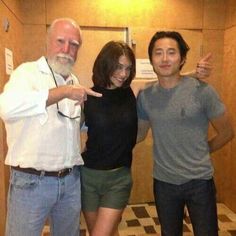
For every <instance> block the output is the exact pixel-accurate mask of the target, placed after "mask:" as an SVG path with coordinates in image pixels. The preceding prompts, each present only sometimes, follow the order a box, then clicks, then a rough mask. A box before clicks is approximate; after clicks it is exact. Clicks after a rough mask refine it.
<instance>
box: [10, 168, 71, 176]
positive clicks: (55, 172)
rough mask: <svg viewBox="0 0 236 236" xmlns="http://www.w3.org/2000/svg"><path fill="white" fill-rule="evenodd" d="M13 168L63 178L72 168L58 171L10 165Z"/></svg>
mask: <svg viewBox="0 0 236 236" xmlns="http://www.w3.org/2000/svg"><path fill="white" fill-rule="evenodd" d="M11 168H12V169H13V170H17V171H21V172H24V173H28V174H33V175H38V176H51V177H58V178H63V177H65V176H66V175H68V174H69V173H70V172H71V171H72V170H73V168H67V169H63V170H59V171H43V170H36V169H34V168H21V167H19V166H12V167H11Z"/></svg>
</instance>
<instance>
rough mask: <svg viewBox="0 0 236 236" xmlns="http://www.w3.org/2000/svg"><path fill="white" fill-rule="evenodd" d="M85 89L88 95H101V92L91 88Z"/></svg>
mask: <svg viewBox="0 0 236 236" xmlns="http://www.w3.org/2000/svg"><path fill="white" fill-rule="evenodd" d="M85 91H86V93H87V94H88V95H91V96H94V97H102V93H97V92H94V91H93V90H92V89H89V88H87V89H86V90H85Z"/></svg>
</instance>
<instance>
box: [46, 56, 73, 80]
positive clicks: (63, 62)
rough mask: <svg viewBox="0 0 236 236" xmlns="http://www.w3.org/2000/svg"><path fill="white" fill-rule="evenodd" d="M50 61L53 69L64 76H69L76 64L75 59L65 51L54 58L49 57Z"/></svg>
mask: <svg viewBox="0 0 236 236" xmlns="http://www.w3.org/2000/svg"><path fill="white" fill-rule="evenodd" d="M48 63H49V65H50V67H51V68H52V70H53V71H54V72H56V73H57V74H60V75H62V76H69V75H70V73H71V71H72V67H73V65H74V63H75V62H74V59H73V58H72V57H71V56H69V55H67V54H64V53H59V54H57V55H55V56H54V57H52V58H48Z"/></svg>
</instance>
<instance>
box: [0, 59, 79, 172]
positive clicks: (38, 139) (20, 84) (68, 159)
mask: <svg viewBox="0 0 236 236" xmlns="http://www.w3.org/2000/svg"><path fill="white" fill-rule="evenodd" d="M54 76H55V79H56V82H57V84H58V86H60V85H65V84H66V83H71V82H72V81H73V83H74V84H76V83H77V84H78V80H77V78H76V77H75V76H74V75H71V76H70V77H69V78H68V79H67V80H66V81H65V80H64V78H63V77H61V76H60V75H58V74H56V73H55V74H54ZM55 87H56V84H55V81H54V79H53V76H52V73H51V71H50V69H49V67H48V64H47V62H46V59H45V57H41V58H40V59H39V60H38V61H34V62H27V63H24V64H22V65H20V66H19V67H18V68H17V69H16V70H15V71H13V73H12V75H11V77H10V80H9V81H8V82H7V84H6V85H5V87H4V91H3V93H2V94H1V95H0V116H1V118H2V119H3V120H4V122H5V127H6V131H7V144H8V153H7V156H6V160H5V164H7V165H11V166H20V167H25V168H26V167H31V168H35V169H37V170H44V171H57V170H61V169H64V168H69V167H72V166H74V165H82V164H83V160H82V157H81V155H80V130H79V129H80V118H77V119H74V120H72V119H69V118H65V117H62V116H60V115H59V114H58V113H57V105H56V104H53V105H51V106H48V107H46V101H47V98H48V93H49V89H51V88H55ZM58 106H59V109H60V111H61V112H63V113H64V114H66V115H68V116H71V117H72V116H75V115H80V112H81V107H80V106H78V105H76V106H75V101H72V100H70V99H63V100H61V101H60V102H58Z"/></svg>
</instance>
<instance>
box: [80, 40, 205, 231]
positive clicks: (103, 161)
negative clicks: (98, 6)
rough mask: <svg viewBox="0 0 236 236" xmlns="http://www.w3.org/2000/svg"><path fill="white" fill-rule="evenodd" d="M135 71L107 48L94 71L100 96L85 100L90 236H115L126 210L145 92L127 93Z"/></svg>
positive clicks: (128, 56)
mask: <svg viewBox="0 0 236 236" xmlns="http://www.w3.org/2000/svg"><path fill="white" fill-rule="evenodd" d="M201 65H203V66H204V67H205V69H206V70H205V69H204V70H203V71H202V72H201V71H200V74H201V75H202V74H203V73H206V71H207V72H208V73H209V68H207V63H205V64H204V63H203V64H201ZM198 70H199V69H198ZM135 71H136V68H135V55H134V53H133V51H132V49H131V48H130V47H129V46H128V45H127V44H126V43H124V42H120V41H110V42H108V43H107V44H106V45H105V46H104V47H103V48H102V50H101V51H100V53H99V54H98V56H97V58H96V60H95V63H94V66H93V76H92V80H93V83H94V87H93V88H92V89H93V90H94V91H96V92H99V93H102V94H103V96H102V97H100V98H96V97H92V96H88V97H87V101H86V102H85V104H84V115H85V125H86V126H87V127H88V132H87V134H88V139H87V142H86V148H85V151H84V152H83V153H82V156H83V160H84V166H83V167H82V171H81V183H82V190H81V192H82V210H83V213H84V217H85V220H86V223H87V226H88V231H89V235H91V236H113V235H118V230H117V229H118V224H119V222H120V220H121V217H122V213H123V211H124V209H125V207H126V205H127V204H128V200H129V196H130V192H131V187H132V177H131V169H130V167H131V163H132V150H133V148H134V146H135V144H136V137H137V110H136V95H137V94H138V92H139V91H140V90H141V89H144V88H145V87H146V86H147V84H146V83H145V84H144V83H142V82H138V83H134V84H132V88H131V82H132V80H133V79H134V77H135ZM155 82H156V81H155Z"/></svg>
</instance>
